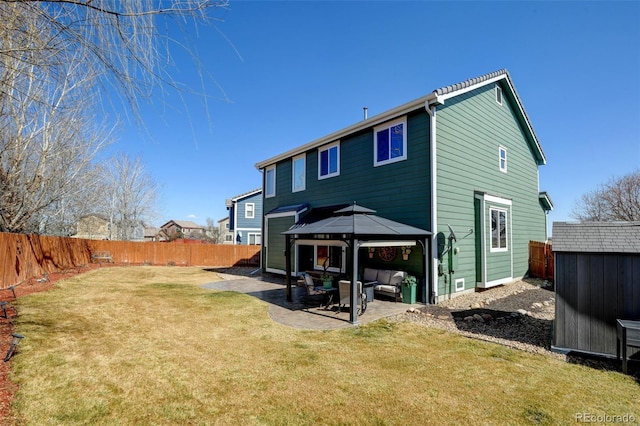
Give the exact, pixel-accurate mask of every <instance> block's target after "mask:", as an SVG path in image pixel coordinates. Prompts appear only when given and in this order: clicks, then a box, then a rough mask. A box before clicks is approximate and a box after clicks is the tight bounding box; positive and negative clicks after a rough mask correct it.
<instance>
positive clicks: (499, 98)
mask: <svg viewBox="0 0 640 426" xmlns="http://www.w3.org/2000/svg"><path fill="white" fill-rule="evenodd" d="M496 102H497V103H498V104H499V105H502V88H501V87H500V86H498V85H497V84H496Z"/></svg>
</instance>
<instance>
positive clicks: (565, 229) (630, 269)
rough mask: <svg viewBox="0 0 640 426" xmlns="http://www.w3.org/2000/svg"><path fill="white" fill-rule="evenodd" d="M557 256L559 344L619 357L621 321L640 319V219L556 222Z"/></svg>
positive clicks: (555, 337)
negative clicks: (636, 220) (617, 326)
mask: <svg viewBox="0 0 640 426" xmlns="http://www.w3.org/2000/svg"><path fill="white" fill-rule="evenodd" d="M553 255H554V258H555V290H556V303H555V305H556V314H555V321H554V323H553V347H554V348H555V349H560V350H570V351H578V352H585V353H594V354H604V355H609V356H615V355H616V341H617V333H616V320H618V319H621V320H631V321H640V303H638V301H639V300H640V222H612V223H607V222H590V223H589V222H586V223H584V222H583V223H567V222H554V223H553ZM636 351H637V349H635V350H633V352H636Z"/></svg>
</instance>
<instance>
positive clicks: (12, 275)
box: [0, 233, 260, 288]
mask: <svg viewBox="0 0 640 426" xmlns="http://www.w3.org/2000/svg"><path fill="white" fill-rule="evenodd" d="M98 251H102V252H109V253H110V254H111V262H113V263H117V264H130V265H143V264H147V265H178V266H217V267H230V266H258V264H259V258H260V257H259V256H260V246H247V245H218V244H174V243H155V242H154V243H152V242H132V241H99V240H83V239H77V238H65V237H49V236H42V235H24V234H7V233H0V288H7V287H9V286H11V285H13V284H17V283H20V282H23V281H26V280H29V279H31V278H36V277H41V276H43V275H44V274H49V273H55V272H62V271H66V270H70V269H75V268H78V267H80V266H83V265H87V264H89V263H91V253H95V252H98Z"/></svg>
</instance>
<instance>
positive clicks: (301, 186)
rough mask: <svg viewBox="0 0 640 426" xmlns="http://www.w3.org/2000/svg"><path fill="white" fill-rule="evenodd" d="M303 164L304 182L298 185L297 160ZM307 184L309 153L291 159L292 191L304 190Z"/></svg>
mask: <svg viewBox="0 0 640 426" xmlns="http://www.w3.org/2000/svg"><path fill="white" fill-rule="evenodd" d="M298 161H301V162H300V163H298V164H301V165H302V182H300V183H299V184H298V185H297V186H296V175H297V173H296V162H298ZM306 186H307V155H306V154H300V155H297V156H295V157H293V158H292V159H291V192H300V191H304V190H305V189H306Z"/></svg>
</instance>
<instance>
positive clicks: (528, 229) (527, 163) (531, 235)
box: [256, 70, 552, 303]
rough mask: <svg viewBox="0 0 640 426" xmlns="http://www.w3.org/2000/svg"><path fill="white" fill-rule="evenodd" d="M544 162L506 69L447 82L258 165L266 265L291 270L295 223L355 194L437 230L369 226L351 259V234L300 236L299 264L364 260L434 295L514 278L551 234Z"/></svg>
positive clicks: (424, 295)
mask: <svg viewBox="0 0 640 426" xmlns="http://www.w3.org/2000/svg"><path fill="white" fill-rule="evenodd" d="M545 163H546V158H545V154H544V152H543V151H542V147H541V145H540V142H539V140H538V137H537V136H536V134H535V132H534V130H533V126H532V123H531V122H530V120H529V117H528V115H527V114H526V112H525V110H524V107H523V104H522V101H521V99H520V97H519V96H518V94H517V92H516V90H515V87H514V85H513V82H512V80H511V77H510V75H509V73H508V72H507V71H506V70H500V71H497V72H493V73H490V74H486V75H483V76H481V77H478V78H474V79H470V80H467V81H464V82H461V83H459V84H456V85H452V86H447V87H443V88H440V89H437V90H435V91H433V92H432V93H430V94H428V95H426V96H423V97H421V98H418V99H416V100H414V101H411V102H409V103H406V104H404V105H401V106H398V107H396V108H394V109H391V110H389V111H386V112H383V113H381V114H379V115H376V116H373V117H371V118H365V120H363V121H361V122H359V123H356V124H354V125H352V126H350V127H347V128H345V129H342V130H339V131H336V132H334V133H331V134H329V135H327V136H325V137H322V138H320V139H317V140H314V141H312V142H309V143H307V144H305V145H302V146H299V147H298V148H295V149H292V150H290V151H287V152H285V153H282V154H279V155H277V156H275V157H273V158H270V159H268V160H265V161H262V162H260V163H258V164H256V167H257V168H258V169H259V170H261V171H262V172H263V199H264V212H265V213H264V218H263V233H264V239H263V251H262V253H263V254H262V255H263V259H262V265H263V268H264V269H265V270H266V271H267V272H274V273H286V271H287V266H286V262H285V255H286V253H287V250H286V249H287V247H285V246H286V241H287V240H286V239H285V236H284V235H283V234H282V233H283V232H284V231H287V230H288V229H289V228H291V227H292V226H293V225H294V224H296V223H297V224H298V228H299V229H301V232H304V226H305V224H308V223H312V222H313V221H314V220H321V219H326V218H327V216H332V215H338V213H334V212H335V211H336V210H338V209H340V208H344V207H346V206H349V205H353V203H354V202H355V203H357V206H358V208H354V210H358V209H360V210H363V211H364V210H365V209H362V208H360V207H359V206H362V207H363V208H367V209H372V210H374V211H375V214H376V215H377V216H378V217H381V218H383V219H387V220H391V221H394V222H398V223H399V224H404V225H409V226H411V227H414V228H416V229H420V230H423V231H427V232H428V233H429V235H430V236H429V237H428V242H427V243H426V244H424V243H423V242H421V241H419V240H417V239H416V240H413V239H412V240H409V241H399V240H398V238H395V240H394V241H389V240H390V239H391V238H390V239H385V238H377V239H374V238H372V237H371V236H368V237H366V238H368V240H367V241H364V242H363V241H360V240H358V241H356V244H357V247H358V248H359V249H358V253H357V255H358V256H357V257H353V258H354V259H358V261H357V262H356V261H355V260H354V261H353V262H351V263H349V261H347V259H351V256H347V252H348V251H349V250H351V248H350V247H351V246H350V244H351V243H350V242H349V241H346V239H345V237H344V236H341V235H337V234H336V235H331V234H324V235H310V236H309V237H310V238H309V239H298V240H295V242H294V243H292V244H294V245H295V247H293V248H292V249H291V259H292V261H291V271H292V273H293V274H298V273H300V272H302V271H304V270H308V269H322V267H323V264H324V265H325V266H327V267H328V269H329V270H331V271H333V272H337V273H341V274H344V275H346V276H350V275H353V274H352V273H351V271H352V268H353V265H352V264H353V263H356V265H357V268H356V269H357V272H358V274H359V275H360V274H362V271H363V268H364V267H373V268H378V269H386V270H404V271H407V272H409V273H411V274H414V275H416V276H417V277H418V278H419V287H418V300H419V301H422V302H425V303H433V302H437V301H440V300H443V299H444V298H447V297H451V296H452V295H456V294H462V293H464V292H471V291H475V289H476V288H489V287H493V286H496V285H501V284H506V283H509V282H511V281H513V280H515V279H518V278H520V277H522V276H525V275H526V274H527V270H528V244H529V241H530V240H538V241H544V240H545V239H546V213H547V212H548V211H549V210H551V208H552V204H551V200H550V199H549V197H548V195H547V194H546V193H542V192H540V191H539V188H538V167H539V166H541V165H543V164H545ZM343 211H346V210H343ZM431 233H432V235H431ZM391 234H393V229H391V230H390V232H389V235H391ZM294 237H295V236H294ZM353 241H355V240H352V242H353ZM360 248H362V249H360ZM405 259H406V260H405Z"/></svg>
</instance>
